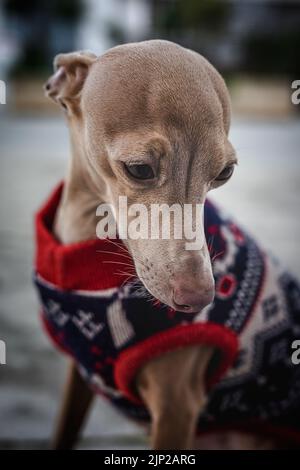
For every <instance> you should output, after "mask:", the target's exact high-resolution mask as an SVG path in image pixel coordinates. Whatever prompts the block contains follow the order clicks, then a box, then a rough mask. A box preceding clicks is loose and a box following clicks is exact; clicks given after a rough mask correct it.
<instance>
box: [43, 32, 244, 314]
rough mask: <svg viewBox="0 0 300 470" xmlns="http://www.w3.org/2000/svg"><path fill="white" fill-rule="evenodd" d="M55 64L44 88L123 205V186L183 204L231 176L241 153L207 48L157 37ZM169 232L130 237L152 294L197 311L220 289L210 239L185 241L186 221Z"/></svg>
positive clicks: (131, 195) (143, 196) (140, 197)
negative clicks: (193, 245)
mask: <svg viewBox="0 0 300 470" xmlns="http://www.w3.org/2000/svg"><path fill="white" fill-rule="evenodd" d="M55 67H56V73H55V74H54V75H53V77H51V78H50V80H49V81H48V82H47V84H46V90H47V92H48V95H49V96H51V97H52V98H54V99H55V100H56V101H57V102H59V103H60V104H61V105H62V106H63V107H64V108H66V112H67V115H68V119H69V124H70V127H71V130H73V131H74V133H75V135H76V145H77V146H78V147H80V149H81V156H82V157H81V158H83V159H84V161H85V165H86V169H87V172H89V175H90V177H91V178H92V180H93V184H94V185H96V186H98V187H99V194H100V193H101V195H102V197H103V194H105V202H107V203H110V204H112V205H113V206H114V209H115V213H116V214H117V215H118V210H119V209H118V208H119V196H127V204H128V207H130V205H132V204H135V203H139V204H144V205H145V207H146V208H147V209H149V211H150V206H151V204H167V205H168V206H169V207H170V206H172V205H173V204H179V205H180V206H181V207H183V206H184V205H185V204H193V205H195V204H201V203H204V200H205V197H206V194H207V192H208V191H209V190H210V189H212V188H216V187H217V186H220V185H221V184H224V183H225V182H226V181H227V180H228V179H229V178H230V176H231V174H232V171H233V166H234V164H235V162H236V157H235V152H234V150H233V148H232V146H231V144H230V142H229V141H228V131H229V125H230V104H229V97H228V93H227V90H226V86H225V84H224V82H223V79H222V78H221V76H220V75H219V74H218V72H217V71H216V70H215V69H214V68H213V66H212V65H211V64H210V63H209V62H208V61H207V60H205V59H204V58H203V57H202V56H201V55H199V54H197V53H195V52H192V51H190V50H188V49H184V48H182V47H180V46H178V45H176V44H173V43H170V42H167V41H157V40H155V41H146V42H142V43H134V44H128V45H124V46H119V47H115V48H113V49H111V50H109V51H108V52H106V53H105V54H104V55H102V56H101V57H99V58H97V57H96V56H94V55H93V54H88V53H72V54H61V55H59V56H57V58H56V60H55ZM150 212H151V211H150ZM160 220H161V219H160ZM200 224H203V220H202V219H201V221H200ZM119 228H120V227H119ZM170 234H171V237H170V239H169V240H166V239H162V238H161V237H159V238H158V239H147V240H145V239H141V238H140V239H132V238H129V239H127V240H126V241H125V244H126V245H127V247H128V249H129V251H130V253H131V255H132V258H133V260H134V263H135V267H136V271H137V274H138V276H139V278H140V279H141V281H142V282H143V283H144V285H145V286H146V288H147V289H148V291H149V292H150V293H151V294H153V296H154V297H155V298H157V299H159V300H160V301H162V302H163V303H166V304H168V305H170V306H171V307H173V308H175V309H177V310H182V311H186V312H195V311H200V310H201V309H202V308H203V307H204V306H205V305H207V304H208V303H210V302H211V301H212V299H213V295H214V281H213V275H212V267H211V260H210V255H209V252H208V248H207V244H206V242H205V243H204V244H203V246H202V247H200V248H199V249H197V250H186V242H187V241H188V240H187V239H186V236H185V234H184V231H183V236H182V238H181V239H178V238H177V237H176V236H175V234H174V230H172V229H171V231H170ZM189 241H190V240H189Z"/></svg>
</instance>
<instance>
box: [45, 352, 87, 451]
mask: <svg viewBox="0 0 300 470" xmlns="http://www.w3.org/2000/svg"><path fill="white" fill-rule="evenodd" d="M93 396H94V394H93V392H92V391H91V390H90V389H89V388H88V386H87V384H86V383H85V382H84V380H83V379H82V377H81V376H80V374H79V372H78V370H77V367H76V365H75V364H74V362H73V361H72V362H71V364H70V366H69V371H68V378H67V381H66V384H65V390H64V396H63V401H62V405H61V409H60V412H59V416H58V423H57V427H56V431H55V435H54V439H53V442H52V446H51V447H52V448H53V449H54V450H59V449H71V448H72V447H73V446H74V444H75V443H76V440H77V438H78V435H79V432H80V429H81V426H82V424H83V421H84V419H85V417H86V415H87V412H88V409H89V406H90V404H91V402H92V399H93Z"/></svg>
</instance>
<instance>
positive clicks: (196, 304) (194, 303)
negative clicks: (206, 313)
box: [170, 278, 214, 313]
mask: <svg viewBox="0 0 300 470" xmlns="http://www.w3.org/2000/svg"><path fill="white" fill-rule="evenodd" d="M188 281H189V280H187V279H182V278H175V279H173V280H172V281H170V283H171V286H172V291H173V303H174V308H175V309H176V310H179V311H181V312H188V313H196V312H200V311H201V310H202V309H203V308H204V307H206V306H207V305H208V304H210V303H211V302H212V301H213V299H214V283H213V280H212V279H209V280H207V281H203V282H195V280H190V282H188Z"/></svg>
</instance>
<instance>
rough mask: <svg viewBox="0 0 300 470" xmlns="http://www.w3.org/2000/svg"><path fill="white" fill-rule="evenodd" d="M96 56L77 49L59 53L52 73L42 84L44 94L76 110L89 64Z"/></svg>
mask: <svg viewBox="0 0 300 470" xmlns="http://www.w3.org/2000/svg"><path fill="white" fill-rule="evenodd" d="M96 59H97V56H96V55H95V54H92V53H91V52H86V51H78V52H71V53H69V54H59V55H57V56H56V57H55V59H54V74H53V75H52V76H51V77H50V78H49V80H48V81H47V82H46V84H45V85H44V90H45V93H46V96H48V97H50V98H52V99H53V100H54V101H55V102H56V103H59V104H60V105H61V106H62V107H63V108H65V109H67V110H69V109H70V110H73V111H75V110H76V106H77V105H78V103H79V99H80V94H81V90H82V87H83V84H84V82H85V79H86V77H87V75H88V73H89V69H90V66H91V65H92V64H93V63H94V62H95V60H96Z"/></svg>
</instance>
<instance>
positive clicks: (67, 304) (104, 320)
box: [35, 200, 300, 442]
mask: <svg viewBox="0 0 300 470" xmlns="http://www.w3.org/2000/svg"><path fill="white" fill-rule="evenodd" d="M55 204H57V200H56V203H54V202H53V203H51V200H50V206H49V207H50V208H51V213H52V214H54V213H55V208H56V207H53V206H55ZM48 205H49V203H48ZM43 217H46V218H47V223H48V224H49V220H51V218H50V217H48V213H47V211H46V212H45V210H44V212H43ZM40 219H41V218H40ZM39 223H40V224H43V223H44V222H43V218H42V219H41V220H40V221H39ZM44 225H46V224H44ZM46 229H47V230H49V234H48V235H47V236H48V238H47V240H48V239H50V238H49V237H51V229H50V226H49V228H47V227H46ZM38 230H39V228H38ZM205 232H206V238H207V241H208V244H209V245H210V247H211V252H212V253H211V254H212V257H214V256H215V255H216V254H218V255H217V257H216V259H215V260H214V262H213V271H214V276H215V281H216V296H215V299H214V302H213V303H212V304H211V305H210V306H208V307H207V308H205V309H204V310H203V311H202V312H200V313H199V314H192V315H190V314H189V315H188V314H185V313H182V312H175V311H173V310H171V309H169V308H168V307H166V306H164V305H161V304H155V305H154V304H152V303H149V302H148V301H147V299H145V298H142V297H141V296H140V294H139V292H138V288H137V287H133V286H130V285H128V284H125V285H124V286H121V284H120V285H119V286H117V287H116V286H115V284H113V283H112V285H111V287H109V285H108V284H109V283H108V282H107V279H106V284H105V286H106V287H105V288H104V289H101V288H99V287H97V288H96V289H94V288H91V289H90V290H88V289H81V288H80V276H81V275H82V273H80V272H78V273H77V271H76V272H72V276H74V285H76V288H75V289H66V288H61V287H60V285H59V284H58V283H57V282H55V281H54V280H55V275H54V274H53V278H52V275H51V270H48V271H47V273H48V274H47V279H44V278H43V276H42V273H41V272H39V271H40V269H39V265H41V266H42V267H44V266H46V267H48V264H45V263H44V259H48V258H47V256H48V255H49V254H48V253H47V250H46V248H45V247H44V246H43V243H40V245H39V243H38V246H37V249H38V251H40V253H39V259H40V260H42V262H41V261H39V262H38V263H37V274H36V276H35V283H36V286H37V289H38V292H39V297H40V301H41V305H42V318H43V322H44V325H45V327H46V329H47V332H48V333H49V335H50V337H51V338H52V339H53V340H54V342H55V344H56V345H57V346H59V347H60V348H62V349H63V350H64V351H65V352H67V353H68V354H70V355H71V356H72V357H73V358H74V359H75V361H76V362H77V363H78V367H79V369H80V371H81V373H82V375H83V376H84V378H85V379H86V380H87V381H88V382H89V384H90V385H91V387H92V388H93V389H94V390H95V391H96V392H98V393H100V394H102V395H104V396H105V397H107V398H108V399H109V400H110V401H111V403H112V404H113V405H115V406H116V407H117V408H118V409H119V410H120V411H121V412H123V413H124V414H126V415H127V416H128V417H131V418H133V419H135V420H137V421H147V420H149V415H148V412H147V410H146V409H145V407H144V406H143V404H142V403H141V402H139V400H138V398H135V397H134V396H133V395H134V393H133V392H132V391H131V385H132V384H131V382H130V380H132V379H133V378H134V376H135V374H136V373H137V371H138V369H139V367H141V365H142V364H143V362H145V361H147V360H149V359H150V358H151V357H155V355H157V354H161V353H162V352H165V351H168V350H171V349H173V348H174V347H182V346H184V345H187V344H190V343H189V341H191V344H200V343H202V342H206V343H208V344H212V345H213V346H214V347H215V348H216V353H215V356H214V358H213V360H212V364H211V374H213V372H214V371H215V370H218V369H220V365H222V363H223V362H224V361H225V359H224V358H225V357H227V358H231V359H230V361H229V362H228V363H227V365H224V364H225V362H226V361H225V362H224V364H223V365H224V367H223V369H222V370H223V372H222V373H220V374H219V378H218V383H216V384H215V385H214V387H213V389H212V390H211V392H210V394H209V400H208V403H207V406H206V408H205V410H204V412H203V413H202V414H201V416H200V417H199V430H200V431H205V430H208V429H211V428H219V427H223V426H225V427H226V426H227V427H231V426H233V425H234V426H236V425H239V426H240V425H241V426H244V427H245V425H248V424H249V423H251V421H252V420H253V419H254V418H255V420H256V422H258V424H259V427H260V428H261V427H262V426H263V425H264V424H267V425H268V426H273V427H275V428H280V429H286V428H288V429H289V430H290V433H292V434H293V436H292V437H293V438H294V440H297V441H298V442H300V366H297V365H294V364H293V363H292V361H291V354H292V350H291V344H292V342H293V340H295V339H299V337H300V288H299V284H298V282H297V281H296V280H295V279H294V278H293V277H292V276H291V275H289V274H288V273H287V272H286V271H285V270H283V269H282V268H281V266H280V265H279V264H278V263H277V262H276V261H274V260H273V259H272V258H271V257H270V256H269V255H267V254H266V253H264V252H263V251H262V250H261V249H260V247H259V246H258V245H257V244H256V242H255V241H254V240H253V239H252V238H251V237H249V236H248V235H247V234H246V233H245V232H244V230H242V229H240V228H239V227H238V226H237V225H236V224H235V223H233V221H232V220H231V219H230V218H228V217H227V216H225V215H224V214H223V213H222V211H220V210H219V209H217V208H216V207H215V206H214V205H212V204H211V203H210V202H207V203H206V205H205ZM75 248H76V249H77V248H78V247H75ZM55 249H56V247H55V246H54V251H55ZM93 249H94V248H91V250H93ZM109 249H110V250H111V246H109ZM43 250H45V255H44V254H43ZM58 250H60V252H59V253H60V254H61V250H62V248H61V247H58ZM67 254H68V262H70V259H71V258H70V248H68V253H67ZM88 254H89V256H90V257H89V259H90V260H91V261H90V265H89V268H88V271H86V272H88V273H89V274H90V273H91V270H92V269H95V270H96V269H99V265H98V264H95V263H96V262H95V263H94V265H93V267H91V264H92V263H93V261H92V260H93V251H92V252H91V253H90V252H88ZM74 257H75V254H74ZM62 260H63V262H62V266H64V258H62ZM71 262H72V264H71V266H73V261H72V259H71ZM98 262H99V259H97V263H98ZM78 266H79V267H80V266H81V264H80V262H79V263H78ZM79 269H80V268H78V270H79ZM49 273H50V274H49ZM59 273H60V271H59ZM64 274H65V277H64V279H65V281H64V282H68V277H67V273H64ZM60 275H61V274H60ZM53 279H54V280H53ZM72 282H73V281H72ZM91 282H92V283H93V286H95V285H96V286H97V285H98V284H97V282H95V279H94V278H91ZM78 286H79V287H78ZM194 330H195V331H196V334H193V332H194ZM174 337H175V339H174ZM233 338H235V339H236V340H237V341H238V345H239V347H238V355H237V356H236V355H235V353H234V350H235V349H234V348H235V346H234V341H233ZM226 355H227V356H226ZM122 364H125V366H126V367H125V368H124V367H123V369H122ZM220 370H221V369H220ZM127 372H128V373H127ZM122 374H123V375H122ZM126 377H127V378H126ZM126 380H127V382H126ZM289 436H290V434H289Z"/></svg>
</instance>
